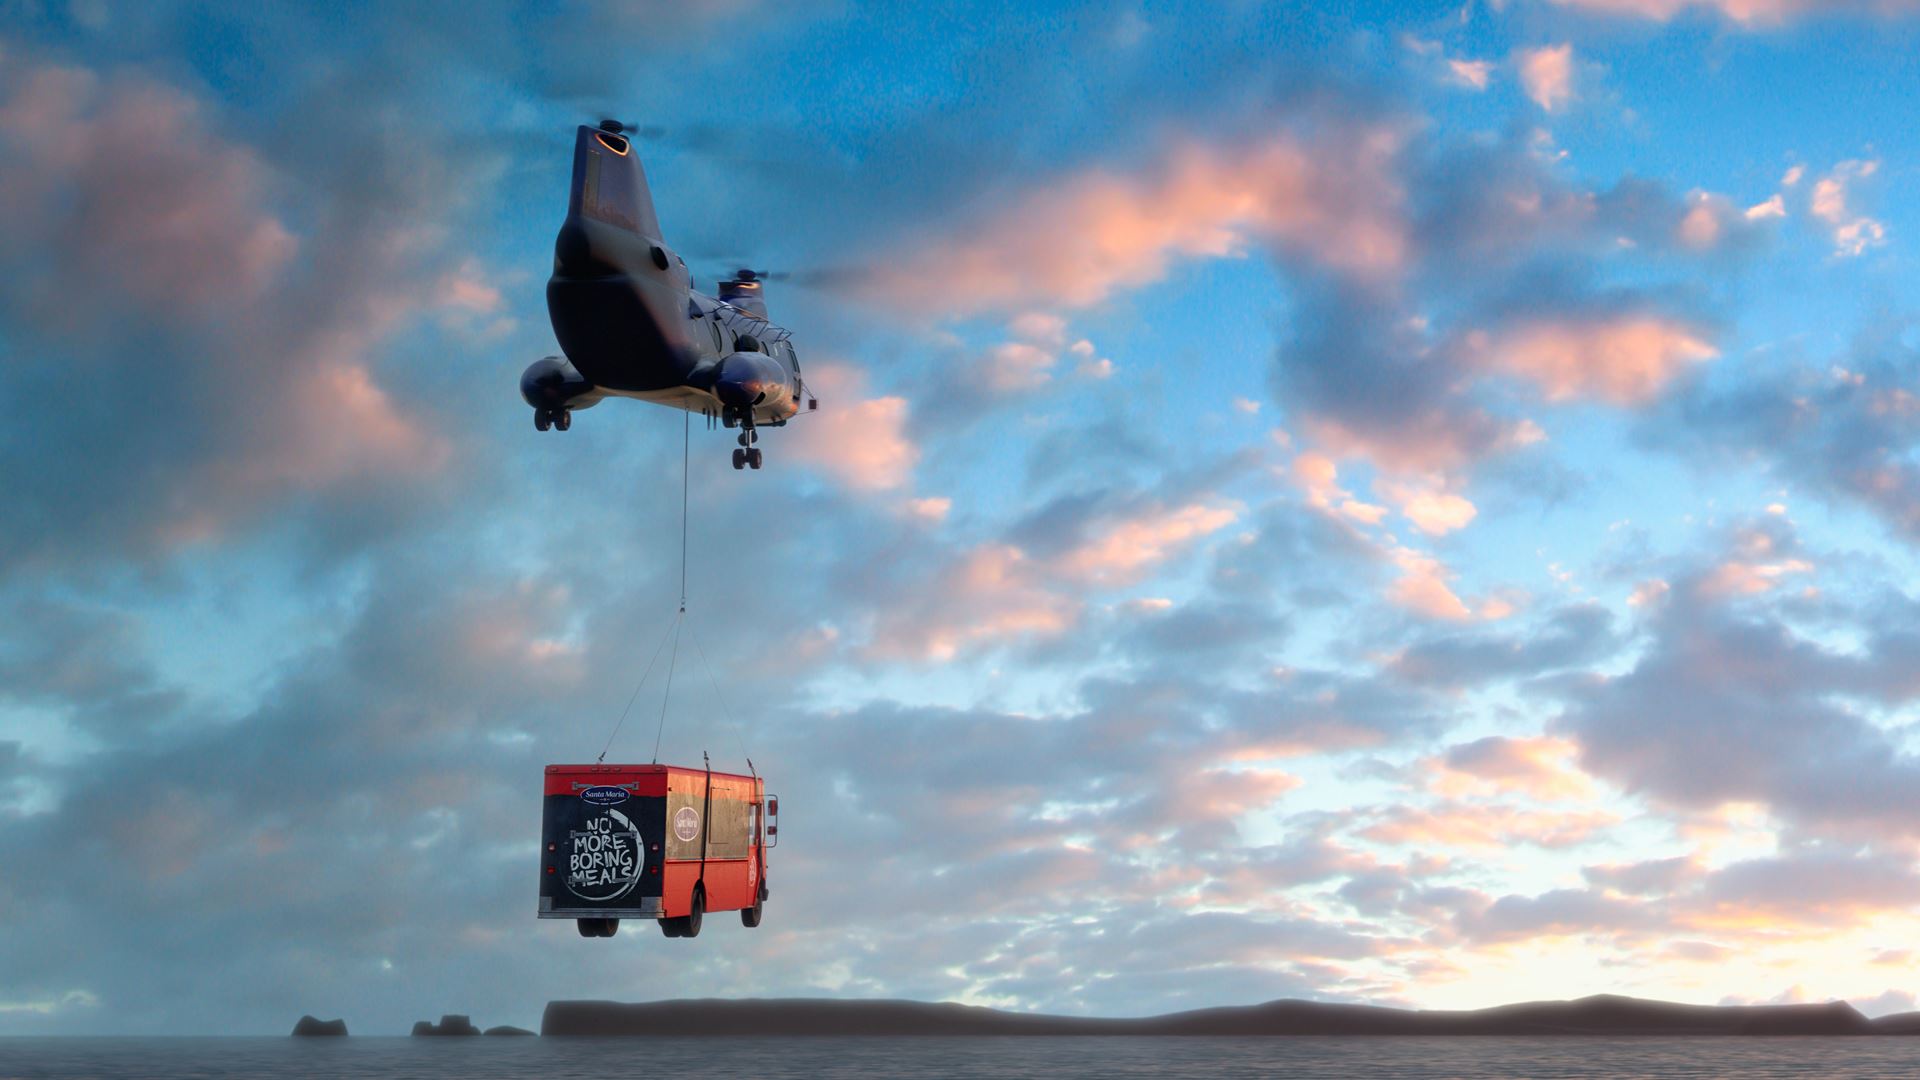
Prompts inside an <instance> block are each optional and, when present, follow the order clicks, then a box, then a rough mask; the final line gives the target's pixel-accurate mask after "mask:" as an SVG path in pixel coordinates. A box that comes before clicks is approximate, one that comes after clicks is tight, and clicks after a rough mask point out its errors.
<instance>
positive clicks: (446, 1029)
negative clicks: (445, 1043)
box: [413, 1013, 480, 1035]
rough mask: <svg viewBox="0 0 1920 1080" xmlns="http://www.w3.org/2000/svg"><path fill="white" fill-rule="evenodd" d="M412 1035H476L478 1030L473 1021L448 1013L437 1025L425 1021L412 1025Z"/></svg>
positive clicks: (478, 1032)
mask: <svg viewBox="0 0 1920 1080" xmlns="http://www.w3.org/2000/svg"><path fill="white" fill-rule="evenodd" d="M413 1033H414V1034H415V1035H478V1034H480V1029H479V1028H477V1027H474V1026H473V1021H472V1020H471V1019H469V1018H468V1017H466V1016H462V1015H459V1014H457V1013H448V1014H446V1015H445V1016H442V1017H441V1018H440V1022H439V1023H437V1024H432V1023H428V1022H427V1021H425V1020H422V1021H420V1022H418V1023H416V1024H414V1025H413Z"/></svg>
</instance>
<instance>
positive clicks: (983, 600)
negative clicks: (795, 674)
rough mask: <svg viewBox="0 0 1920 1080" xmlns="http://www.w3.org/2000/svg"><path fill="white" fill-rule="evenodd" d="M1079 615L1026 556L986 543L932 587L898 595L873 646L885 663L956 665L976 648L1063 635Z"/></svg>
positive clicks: (878, 627)
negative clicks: (964, 652) (965, 651)
mask: <svg viewBox="0 0 1920 1080" xmlns="http://www.w3.org/2000/svg"><path fill="white" fill-rule="evenodd" d="M1079 616H1080V605H1079V603H1078V602H1077V601H1075V600H1074V599H1072V598H1071V597H1068V596H1065V595H1063V594H1061V593H1059V592H1058V591H1056V590H1054V589H1052V588H1050V587H1049V586H1048V584H1047V575H1046V573H1045V572H1044V570H1043V568H1041V567H1039V566H1037V565H1035V563H1034V562H1033V561H1032V560H1030V559H1028V558H1027V555H1026V553H1025V552H1023V551H1021V550H1020V549H1019V548H1017V547H1014V546H1012V545H1010V544H983V545H981V546H979V547H977V548H974V549H972V550H971V551H968V552H966V553H965V554H963V555H962V556H961V557H960V559H959V560H958V561H956V562H955V563H953V564H952V565H950V566H948V567H947V568H946V569H945V570H943V571H942V572H941V573H940V574H939V575H938V576H937V577H936V578H935V579H934V580H933V581H932V582H930V583H928V585H927V587H926V588H924V589H922V590H920V591H918V592H917V593H915V594H913V595H906V596H900V597H897V598H896V600H895V602H894V603H893V604H892V605H891V606H889V607H888V609H887V610H886V612H885V613H884V614H883V615H882V617H881V620H880V622H879V623H878V624H877V625H876V626H875V628H874V637H873V642H872V644H871V646H870V647H869V648H870V650H871V651H872V652H873V654H874V655H876V656H880V657H883V658H892V659H916V660H942V661H944V660H951V659H952V658H953V657H955V656H956V655H958V654H959V653H960V652H961V651H962V650H963V649H966V648H969V647H973V646H980V645H990V644H994V643H998V642H1002V641H1006V640H1008V639H1012V638H1017V637H1022V636H1027V635H1039V636H1050V635H1053V634H1058V633H1060V632H1062V631H1064V630H1066V629H1068V628H1069V627H1071V626H1072V625H1073V624H1074V623H1075V622H1076V621H1077V620H1078V619H1079Z"/></svg>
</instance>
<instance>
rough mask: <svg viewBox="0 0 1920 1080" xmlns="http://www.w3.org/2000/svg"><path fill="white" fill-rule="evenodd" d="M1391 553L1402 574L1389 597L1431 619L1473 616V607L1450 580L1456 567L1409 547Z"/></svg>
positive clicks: (1467, 617)
mask: <svg viewBox="0 0 1920 1080" xmlns="http://www.w3.org/2000/svg"><path fill="white" fill-rule="evenodd" d="M1389 556H1390V557H1391V558H1392V560H1393V564H1394V565H1395V566H1397V567H1399V568H1400V576H1399V577H1397V578H1395V579H1394V581H1393V584H1392V585H1390V586H1388V588H1387V599H1388V600H1391V601H1392V602H1394V603H1395V604H1398V605H1400V606H1401V607H1403V608H1406V609H1407V610H1408V611H1411V612H1413V613H1414V614H1416V615H1424V616H1426V617H1427V618H1429V619H1445V620H1448V621H1456V622H1457V621H1460V620H1464V619H1471V618H1473V609H1472V608H1469V607H1468V606H1467V605H1466V603H1465V602H1464V601H1462V600H1461V599H1460V598H1459V597H1458V596H1456V595H1454V592H1453V589H1452V588H1451V587H1450V586H1449V585H1448V584H1447V583H1448V581H1449V580H1451V579H1452V577H1453V571H1451V570H1449V569H1447V568H1446V566H1444V565H1443V564H1442V563H1441V562H1440V560H1439V559H1436V558H1434V557H1433V556H1431V555H1428V554H1426V553H1424V552H1419V551H1415V550H1413V549H1412V548H1405V547H1396V548H1393V549H1392V550H1391V551H1390V552H1389Z"/></svg>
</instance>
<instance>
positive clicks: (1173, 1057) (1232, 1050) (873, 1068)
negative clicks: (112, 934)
mask: <svg viewBox="0 0 1920 1080" xmlns="http://www.w3.org/2000/svg"><path fill="white" fill-rule="evenodd" d="M647 1075H671V1076H701V1075H705V1076H731V1077H740V1078H748V1080H751V1078H758V1077H805V1078H808V1080H827V1078H832V1077H855V1076H858V1077H868V1076H886V1077H909V1078H917V1077H950V1076H978V1077H993V1078H1000V1077H1005V1078H1016V1077H1021V1078H1024V1077H1035V1078H1038V1077H1059V1076H1089V1077H1091V1076H1098V1077H1161V1076H1205V1077H1270V1076H1286V1077H1340V1078H1349V1077H1434V1078H1440V1077H1570V1076H1582V1077H1584V1076H1606V1077H1623V1078H1633V1077H1704V1076H1726V1077H1776V1076H1779V1077H1787V1076H1791V1077H1809V1078H1811V1077H1882V1076H1884V1077H1896V1076H1897V1077H1915V1076H1920V1038H1912V1039H1905V1038H1869V1039H1576V1038H1555V1039H1500V1038H1446V1039H1418V1038H1396V1039H1345V1038H1272V1039H1207V1038H1161V1039H1153V1038H1140V1039H1136V1038H1072V1037H1063V1038H959V1039H892V1038H863V1039H835V1038H820V1039H785V1038H742V1039H734V1040H729V1041H716V1040H711V1039H541V1038H486V1037H481V1038H471V1039H415V1038H407V1037H399V1038H363V1037H355V1038H348V1039H291V1038H257V1039H196V1038H178V1039H131V1038H129V1039H73V1038H67V1039H36V1038H0V1080H16V1078H19V1080H26V1078H36V1080H37V1078H41V1077H46V1078H54V1077H58V1078H61V1080H70V1078H80V1077H114V1078H119V1077H150V1078H152V1080H189V1078H191V1080H219V1078H226V1077H235V1078H239V1077H260V1078H264V1080H278V1078H282V1077H286V1078H291V1077H309V1076H311V1077H382V1078H386V1077H399V1078H418V1080H464V1078H469V1077H471V1078H475V1080H485V1078H490V1077H520V1076H537V1077H541V1078H542V1080H573V1078H579V1080H608V1078H610V1077H616V1076H647Z"/></svg>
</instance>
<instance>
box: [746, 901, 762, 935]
mask: <svg viewBox="0 0 1920 1080" xmlns="http://www.w3.org/2000/svg"><path fill="white" fill-rule="evenodd" d="M764 906H765V905H764V901H762V900H760V899H759V898H758V897H755V898H754V901H753V906H752V907H743V908H741V909H740V925H741V926H744V927H747V928H748V929H752V928H753V927H756V926H759V925H760V911H761V909H762V908H763V907H764Z"/></svg>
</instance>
